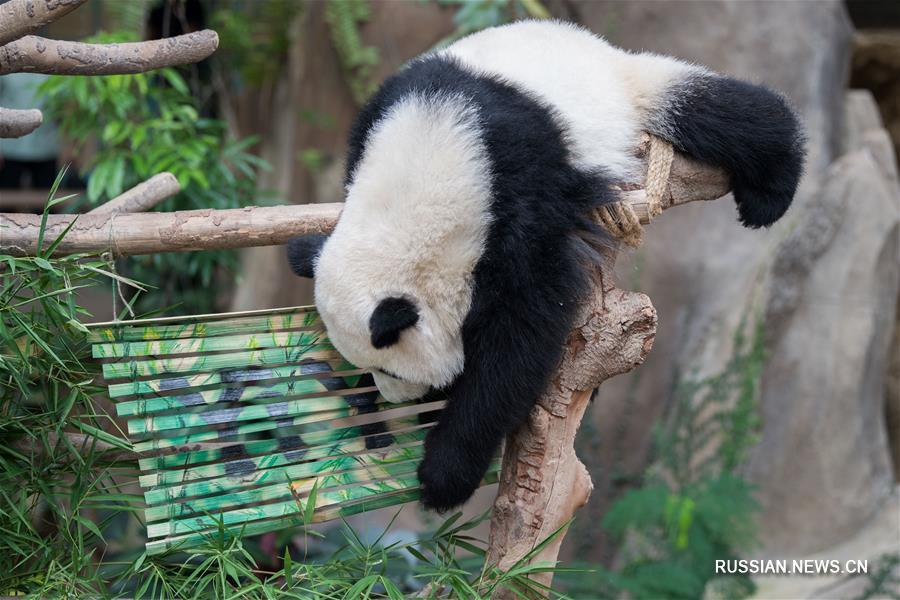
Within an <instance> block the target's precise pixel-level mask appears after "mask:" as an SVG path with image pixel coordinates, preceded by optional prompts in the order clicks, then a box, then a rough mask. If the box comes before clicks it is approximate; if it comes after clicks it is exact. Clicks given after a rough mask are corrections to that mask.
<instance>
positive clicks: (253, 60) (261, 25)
mask: <svg viewBox="0 0 900 600" xmlns="http://www.w3.org/2000/svg"><path fill="white" fill-rule="evenodd" d="M218 6H219V8H218V9H217V10H216V11H215V12H214V13H213V14H212V18H211V19H210V22H211V24H212V28H213V29H215V30H216V32H217V33H218V34H219V40H220V44H219V51H218V52H217V53H216V55H215V60H216V63H217V65H219V67H220V69H219V70H220V71H221V73H222V74H223V77H228V78H232V79H234V78H237V79H239V81H233V82H232V84H234V85H249V86H251V87H259V86H261V85H263V84H264V83H268V82H271V81H273V80H274V79H275V78H276V77H277V76H278V74H279V73H280V72H281V70H282V68H283V66H284V57H286V56H287V52H288V50H289V48H290V46H291V36H290V25H291V22H292V21H293V20H294V18H295V17H296V16H297V15H298V14H300V13H301V11H302V10H303V6H304V5H303V3H302V2H299V1H298V0H267V1H266V2H246V1H245V0H226V1H225V2H220V3H218Z"/></svg>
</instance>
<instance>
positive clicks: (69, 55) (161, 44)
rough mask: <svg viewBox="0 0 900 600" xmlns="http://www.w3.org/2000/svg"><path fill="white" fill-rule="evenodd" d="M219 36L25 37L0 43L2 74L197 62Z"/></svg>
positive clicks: (132, 69) (116, 70)
mask: <svg viewBox="0 0 900 600" xmlns="http://www.w3.org/2000/svg"><path fill="white" fill-rule="evenodd" d="M218 45H219V36H218V35H217V34H216V32H215V31H212V30H209V29H204V30H203V31H197V32H194V33H186V34H184V35H179V36H176V37H171V38H165V39H161V40H150V41H146V42H134V43H129V44H83V43H81V42H64V41H59V40H48V39H46V38H42V37H37V36H34V35H29V36H25V37H23V38H21V39H19V40H17V41H15V42H10V43H8V44H6V45H5V46H0V75H7V74H9V73H45V74H48V75H121V74H130V73H144V72H146V71H152V70H153V69H160V68H162V67H172V66H175V65H185V64H190V63H195V62H199V61H201V60H203V59H204V58H206V57H208V56H209V55H210V54H212V53H213V52H215V51H216V48H217V47H218Z"/></svg>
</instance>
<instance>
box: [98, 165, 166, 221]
mask: <svg viewBox="0 0 900 600" xmlns="http://www.w3.org/2000/svg"><path fill="white" fill-rule="evenodd" d="M180 191H181V186H180V185H179V184H178V180H177V179H175V176H174V175H172V174H171V173H169V172H163V173H158V174H156V175H154V176H153V177H151V178H150V179H148V180H147V181H145V182H143V183H139V184H137V185H136V186H134V187H133V188H131V189H130V190H128V191H127V192H124V193H122V194H119V195H118V196H116V197H115V198H113V199H112V200H110V201H109V202H107V203H105V204H101V205H100V206H98V207H97V208H95V209H94V210H92V211H89V212H88V213H87V214H89V215H106V214H112V213H139V212H144V211H147V210H150V209H151V208H153V207H154V206H156V205H157V204H159V203H160V202H162V201H163V200H165V199H166V198H171V197H172V196H174V195H176V194H177V193H178V192H180Z"/></svg>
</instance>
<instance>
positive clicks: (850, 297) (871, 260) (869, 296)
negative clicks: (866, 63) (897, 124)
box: [749, 91, 900, 551]
mask: <svg viewBox="0 0 900 600" xmlns="http://www.w3.org/2000/svg"><path fill="white" fill-rule="evenodd" d="M847 108H848V111H847V113H848V114H847V126H848V131H850V132H852V133H853V135H852V137H850V138H848V141H850V142H851V143H852V144H853V145H852V146H850V147H848V148H847V150H848V152H847V154H845V155H844V156H842V157H841V158H839V159H838V160H837V161H835V162H834V163H833V164H832V165H831V166H830V167H829V169H828V170H827V171H826V174H825V178H824V180H823V182H822V183H821V185H820V186H819V189H818V192H817V193H816V194H815V198H816V202H811V203H807V204H806V205H805V206H803V207H802V208H801V210H800V211H799V213H800V214H799V217H800V219H799V220H798V222H797V226H796V228H795V229H793V230H792V231H791V232H790V234H789V235H788V236H787V238H786V239H785V240H784V241H783V242H782V243H781V244H780V245H779V247H778V249H777V252H776V254H775V258H774V261H773V266H772V270H771V272H772V278H771V282H770V286H769V294H768V302H767V305H766V316H767V319H766V326H767V334H768V335H767V342H768V343H767V347H768V351H769V357H768V360H767V363H766V368H765V371H764V374H763V380H762V385H763V387H762V398H763V401H762V407H761V408H762V416H763V422H764V424H765V425H764V427H763V430H762V439H761V442H760V444H759V445H758V446H757V447H756V448H755V450H754V452H753V456H752V460H751V462H750V469H749V471H750V474H751V476H752V477H753V479H754V480H756V481H758V482H760V483H761V486H760V493H759V498H760V500H761V502H762V506H763V510H764V525H765V539H766V542H767V544H768V545H770V546H772V547H775V548H779V549H785V550H789V551H793V550H801V551H803V550H816V549H821V548H824V547H828V546H830V545H833V544H836V543H839V542H841V541H842V540H845V539H847V538H848V537H849V536H851V535H852V534H854V533H855V532H856V531H857V530H858V529H859V527H860V526H861V525H862V524H863V523H864V522H865V521H866V520H867V519H868V518H869V517H870V516H871V515H872V514H874V513H875V512H876V511H877V510H878V508H879V506H880V504H881V503H882V502H883V501H884V499H885V498H886V497H887V496H888V495H889V494H890V491H891V489H892V487H893V472H892V468H891V464H890V463H891V461H890V458H889V450H888V442H887V427H886V424H885V381H886V377H887V371H888V352H889V349H890V347H891V342H892V341H893V340H892V338H893V332H894V323H895V319H896V313H895V309H896V302H897V292H898V289H900V185H898V180H897V169H896V161H895V156H894V152H893V146H892V144H891V141H890V137H889V136H888V133H887V131H886V130H884V129H883V128H881V127H880V121H879V118H878V111H877V107H876V106H875V103H874V100H873V99H872V97H871V95H870V94H869V93H868V92H865V91H860V92H852V93H851V95H850V96H849V101H848V103H847Z"/></svg>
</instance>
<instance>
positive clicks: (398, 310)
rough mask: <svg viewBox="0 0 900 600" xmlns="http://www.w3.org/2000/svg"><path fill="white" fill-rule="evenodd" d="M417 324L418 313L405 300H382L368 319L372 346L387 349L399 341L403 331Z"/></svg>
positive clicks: (413, 306) (410, 303)
mask: <svg viewBox="0 0 900 600" xmlns="http://www.w3.org/2000/svg"><path fill="white" fill-rule="evenodd" d="M418 322H419V311H418V310H416V307H415V305H413V303H412V302H410V301H409V300H407V299H406V298H384V299H383V300H381V301H380V302H378V306H376V307H375V310H374V311H373V312H372V316H371V317H370V318H369V332H371V334H372V346H373V347H375V348H387V347H388V346H393V345H394V344H396V343H397V342H398V341H399V340H400V334H401V333H403V331H404V330H406V329H409V328H410V327H413V326H414V325H415V324H416V323H418Z"/></svg>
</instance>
